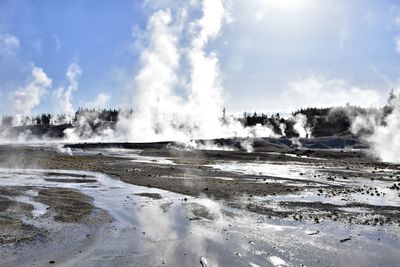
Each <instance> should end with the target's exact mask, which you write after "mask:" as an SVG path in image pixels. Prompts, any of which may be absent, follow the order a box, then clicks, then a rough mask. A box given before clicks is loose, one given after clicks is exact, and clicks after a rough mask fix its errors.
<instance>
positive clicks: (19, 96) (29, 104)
mask: <svg viewBox="0 0 400 267" xmlns="http://www.w3.org/2000/svg"><path fill="white" fill-rule="evenodd" d="M50 86H51V79H50V78H49V77H47V74H46V73H45V72H44V71H43V69H41V68H38V67H34V68H33V69H32V77H31V78H30V80H29V81H28V82H27V84H26V85H25V86H24V87H22V88H20V89H18V90H17V91H15V93H14V96H13V110H14V112H15V114H16V116H15V120H16V121H15V122H14V124H16V125H19V124H21V123H22V122H23V119H24V116H26V115H29V114H30V113H31V110H32V109H33V108H34V107H36V106H37V105H39V103H40V101H41V98H42V97H43V95H44V94H45V93H46V90H47V88H49V87H50Z"/></svg>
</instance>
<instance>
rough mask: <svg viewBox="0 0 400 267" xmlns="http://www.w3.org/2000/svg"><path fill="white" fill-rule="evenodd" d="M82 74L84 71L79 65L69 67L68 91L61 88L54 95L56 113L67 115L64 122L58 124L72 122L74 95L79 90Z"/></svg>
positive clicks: (67, 75)
mask: <svg viewBox="0 0 400 267" xmlns="http://www.w3.org/2000/svg"><path fill="white" fill-rule="evenodd" d="M81 74H82V69H81V67H80V66H79V65H78V64H77V63H75V62H74V63H72V64H71V65H69V67H68V70H67V73H66V77H67V79H68V82H69V85H68V87H67V88H66V89H64V88H63V87H59V88H58V89H57V90H55V91H54V93H53V99H54V103H55V107H56V112H58V113H61V114H65V117H63V118H62V120H63V121H59V122H58V123H65V122H69V121H71V119H72V117H73V115H74V113H75V110H74V107H73V105H72V94H73V93H74V92H75V91H76V90H77V89H78V78H79V76H80V75H81Z"/></svg>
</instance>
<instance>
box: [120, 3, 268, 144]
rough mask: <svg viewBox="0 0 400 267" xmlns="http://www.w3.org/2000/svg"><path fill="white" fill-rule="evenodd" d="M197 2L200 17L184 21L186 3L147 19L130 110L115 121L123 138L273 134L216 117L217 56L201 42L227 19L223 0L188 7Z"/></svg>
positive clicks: (218, 100)
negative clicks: (180, 90) (181, 91)
mask: <svg viewBox="0 0 400 267" xmlns="http://www.w3.org/2000/svg"><path fill="white" fill-rule="evenodd" d="M193 2H195V1H193ZM198 6H200V7H201V13H202V17H200V18H199V19H197V20H195V21H186V19H187V16H186V14H188V13H189V11H190V10H186V8H187V7H183V8H181V9H180V10H179V11H178V12H175V13H174V12H173V11H171V10H170V9H168V8H167V9H163V10H159V11H157V12H155V13H154V14H153V15H152V16H151V17H150V19H149V21H148V25H147V34H146V35H147V41H148V44H147V46H146V48H145V49H144V50H143V51H142V53H141V69H140V71H139V73H138V74H137V76H136V77H135V85H136V88H137V96H136V107H135V112H134V113H133V114H132V115H131V116H128V117H122V118H120V121H119V122H118V124H117V132H118V133H120V134H122V138H123V139H125V140H129V141H157V140H158V141H160V140H175V141H178V140H179V141H181V142H188V141H189V140H191V139H204V138H216V137H233V136H242V137H246V136H271V135H273V131H272V130H271V129H269V128H268V127H261V126H260V125H257V126H256V127H253V128H250V127H249V128H244V127H243V126H242V124H241V123H240V122H239V121H237V120H235V119H233V118H232V117H224V118H222V110H223V101H222V93H223V88H222V86H221V83H220V77H219V76H220V71H219V62H218V57H217V54H216V53H215V52H209V51H208V50H207V45H208V44H209V42H210V41H211V40H213V39H214V38H216V37H217V36H218V35H219V34H220V31H221V28H222V26H223V24H224V23H225V22H226V21H227V19H228V12H227V11H226V1H223V0H203V1H198V2H196V3H192V4H191V5H189V8H196V7H198ZM174 14H175V16H174ZM183 69H185V70H183ZM182 87H183V89H185V90H186V92H187V98H186V99H184V98H182V97H180V96H179V95H178V94H177V93H176V90H177V89H178V88H182Z"/></svg>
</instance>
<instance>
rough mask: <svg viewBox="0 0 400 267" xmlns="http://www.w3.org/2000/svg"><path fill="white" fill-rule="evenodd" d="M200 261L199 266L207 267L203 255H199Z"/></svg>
mask: <svg viewBox="0 0 400 267" xmlns="http://www.w3.org/2000/svg"><path fill="white" fill-rule="evenodd" d="M200 263H201V266H203V267H207V266H208V265H207V260H206V258H204V257H203V256H201V257H200Z"/></svg>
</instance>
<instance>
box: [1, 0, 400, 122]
mask: <svg viewBox="0 0 400 267" xmlns="http://www.w3.org/2000/svg"><path fill="white" fill-rule="evenodd" d="M177 2H180V1H166V0H158V1H155V0H153V1H149V0H147V1H146V3H143V2H142V1H134V0H119V1H111V0H79V1H78V0H69V1H67V0H65V1H61V0H60V1H52V0H35V1H33V0H31V1H29V0H1V1H0V92H1V95H0V96H1V101H0V113H3V114H4V113H7V110H9V107H10V102H11V101H12V97H13V93H14V92H15V91H16V90H18V88H21V87H23V86H24V84H26V83H27V81H28V80H29V77H30V75H31V71H32V68H33V66H36V67H40V68H42V69H43V71H44V72H45V73H46V74H47V76H48V77H49V78H50V79H51V80H52V84H51V86H50V87H49V88H47V90H46V92H45V94H44V95H43V98H42V101H41V102H40V104H38V105H37V106H36V107H35V108H34V109H33V111H32V112H33V113H37V112H45V111H46V112H52V111H54V109H55V104H54V102H53V101H52V92H53V91H54V90H55V89H56V88H58V87H59V86H62V87H67V86H68V80H67V78H66V76H65V75H66V72H67V69H68V67H69V66H70V64H71V63H73V62H75V63H77V64H79V66H80V68H81V70H82V73H81V75H80V76H79V86H78V88H77V90H76V91H74V92H73V98H72V103H73V105H74V107H75V108H77V107H79V106H84V105H86V104H87V103H89V102H93V101H94V99H95V98H96V97H97V96H98V95H99V94H100V93H102V94H103V95H109V96H110V98H109V100H108V102H107V103H106V106H107V107H115V108H118V107H120V106H123V105H127V104H128V105H129V101H128V103H126V102H127V101H126V99H127V97H126V96H127V95H128V94H129V91H130V90H132V88H131V86H132V83H131V81H132V79H133V78H134V77H135V75H136V73H137V71H138V60H139V55H140V49H139V48H138V47H137V45H136V44H137V43H138V42H139V41H140V38H141V33H142V32H143V31H144V30H145V28H146V22H147V19H148V17H149V16H150V15H151V14H152V13H153V12H154V11H155V10H157V9H158V8H165V7H171V9H174V8H175V7H176V6H177V5H178V4H177ZM181 2H185V1H181ZM227 4H228V6H229V13H230V18H231V20H230V22H229V23H227V24H226V25H224V27H223V29H222V31H221V33H220V35H219V37H218V38H216V39H215V40H213V41H212V43H210V44H209V47H208V49H209V50H210V51H215V53H216V54H217V55H218V57H219V60H220V70H221V79H222V85H223V87H224V96H225V102H226V103H225V105H226V106H227V108H228V110H232V111H244V110H262V111H270V110H290V109H295V108H297V107H300V106H310V105H314V106H328V105H331V104H338V105H340V104H345V103H347V102H350V103H352V102H354V103H355V104H360V105H363V104H365V105H374V104H380V103H382V102H383V101H384V99H385V97H386V95H387V93H388V91H389V89H390V88H391V87H394V88H395V89H397V88H400V87H399V85H400V83H399V81H400V79H399V78H400V41H399V47H398V48H397V46H396V45H397V43H396V40H397V38H400V3H399V2H398V1H394V0H352V1H348V0H297V1H295V0H279V1H278V0H254V1H247V0H231V1H229V2H228V1H227ZM190 15H193V14H190ZM193 16H195V13H194V15H193ZM180 93H182V92H180Z"/></svg>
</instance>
